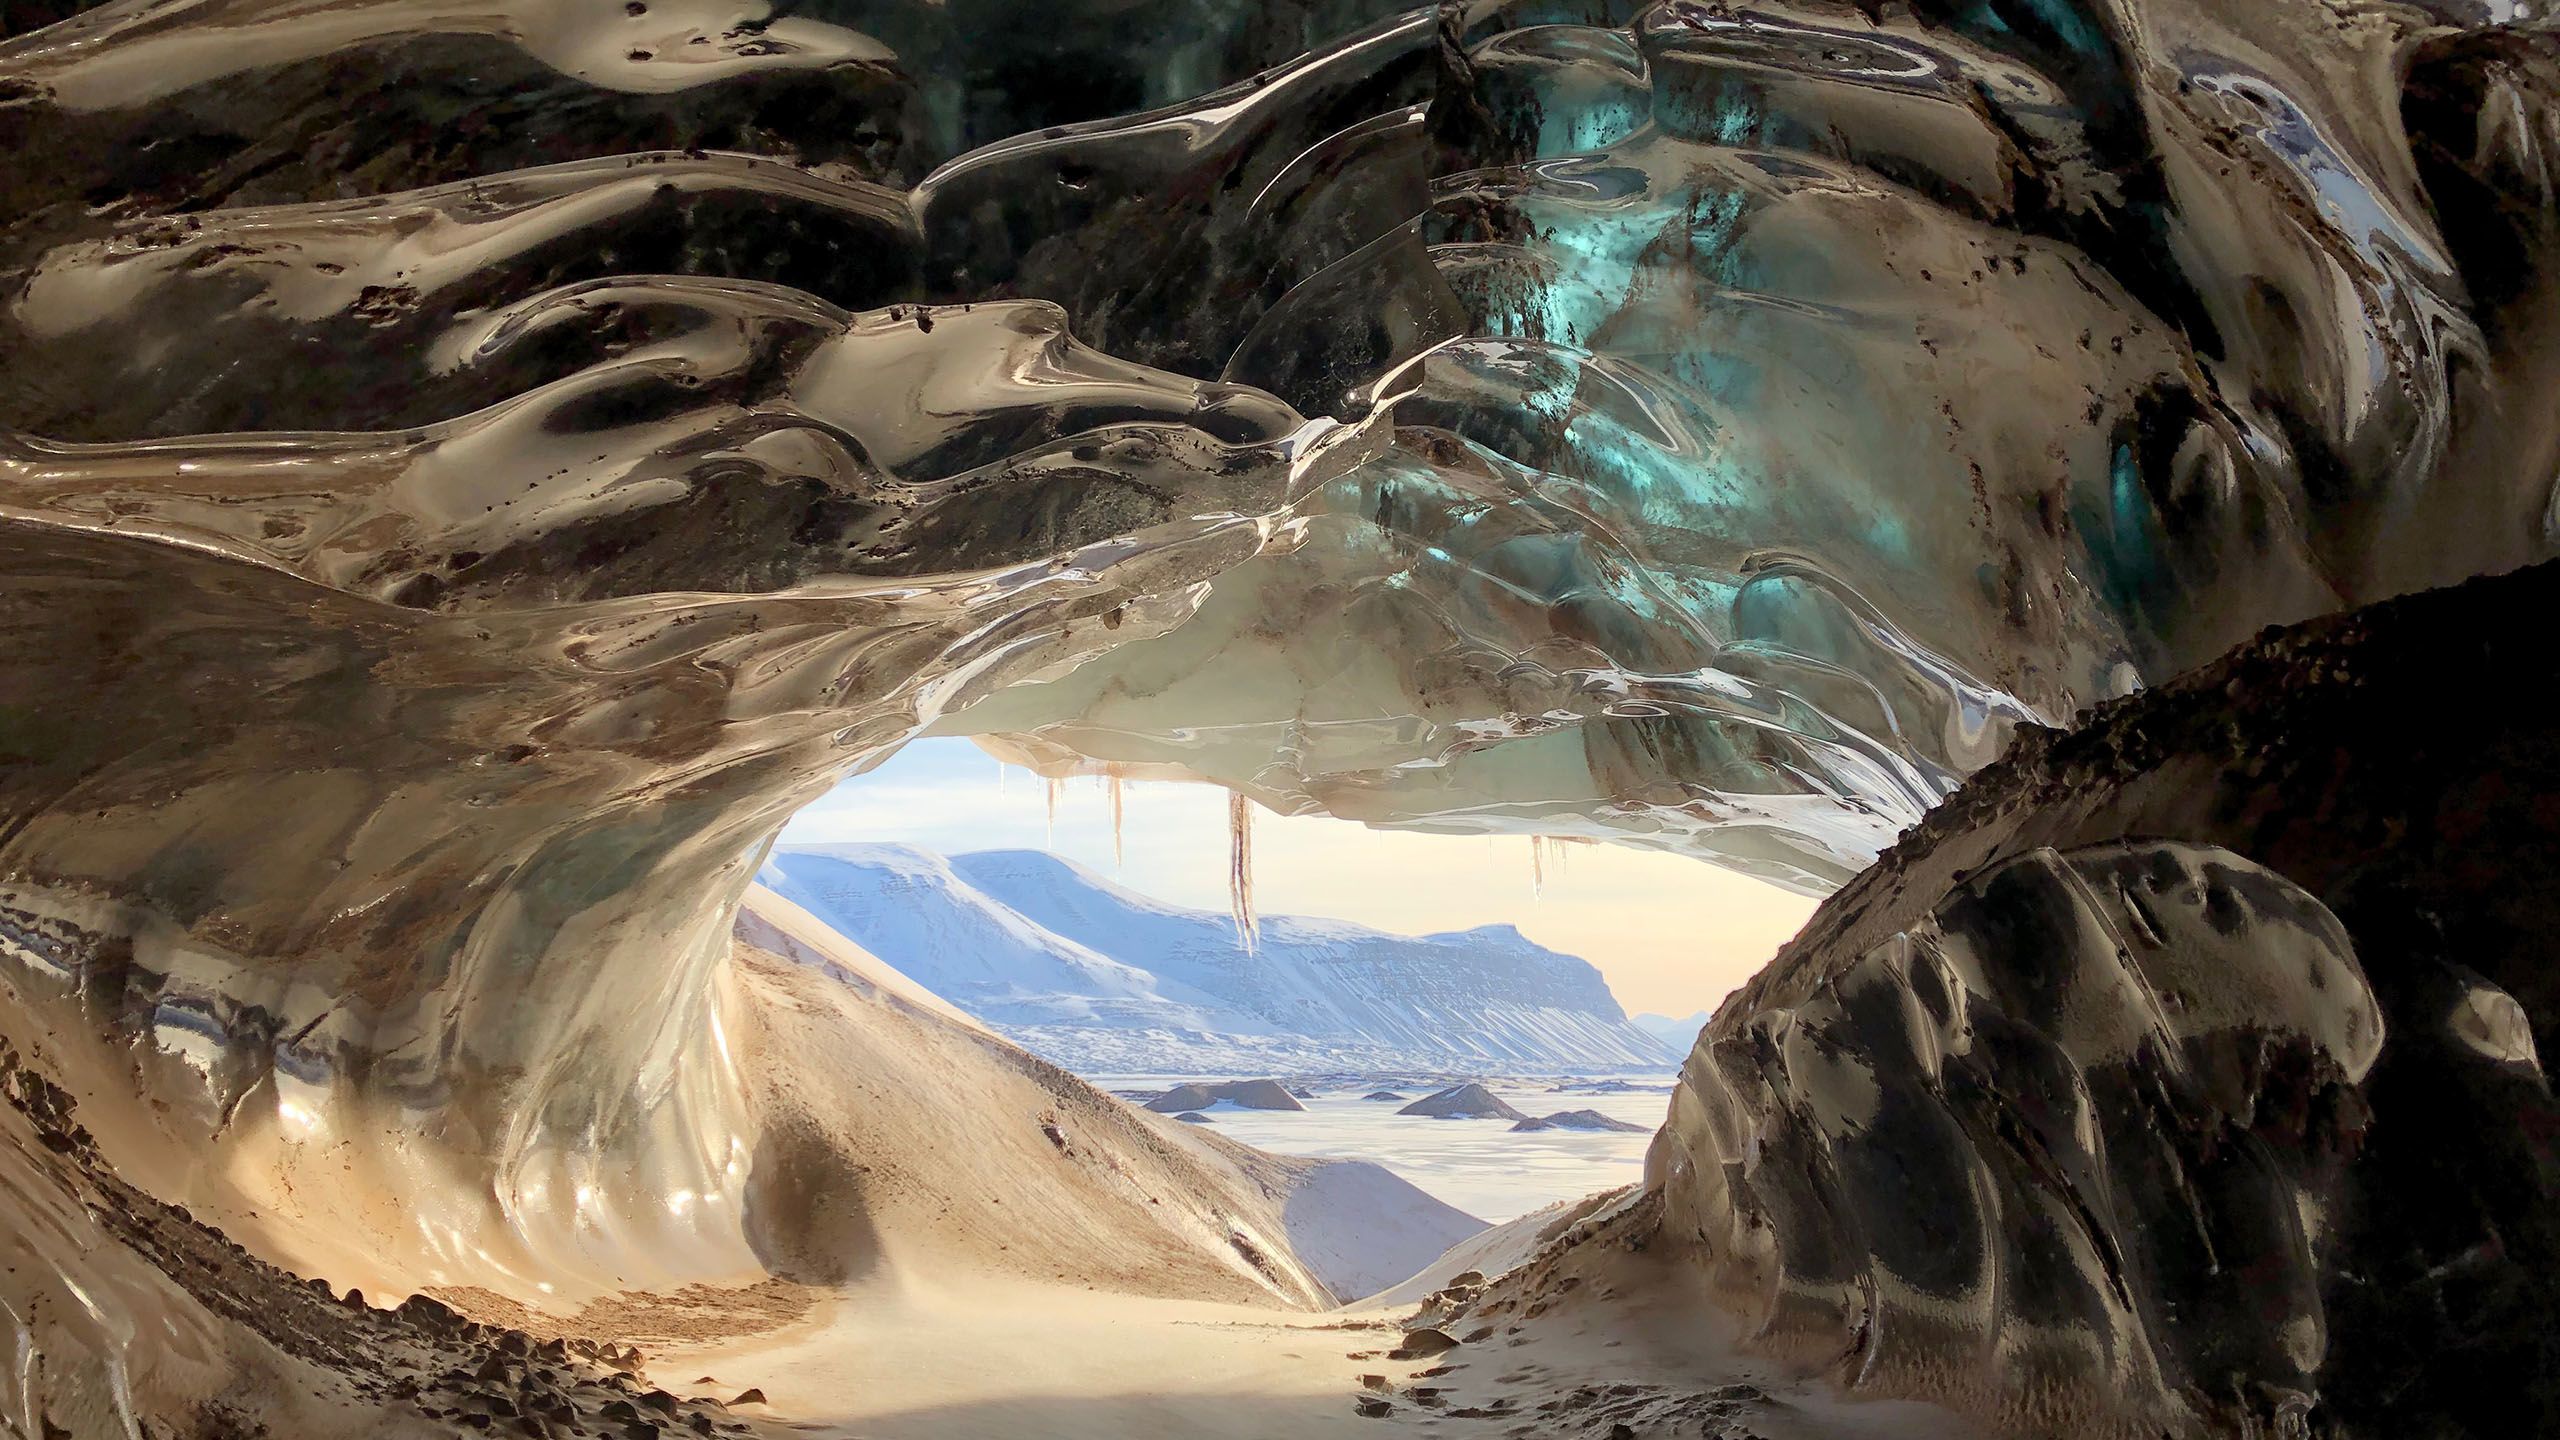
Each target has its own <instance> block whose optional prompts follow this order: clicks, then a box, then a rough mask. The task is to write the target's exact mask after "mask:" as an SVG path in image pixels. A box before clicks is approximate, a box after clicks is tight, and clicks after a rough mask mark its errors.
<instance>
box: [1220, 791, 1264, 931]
mask: <svg viewBox="0 0 2560 1440" xmlns="http://www.w3.org/2000/svg"><path fill="white" fill-rule="evenodd" d="M1227 903H1228V905H1229V906H1230V907H1231V908H1232V909H1233V910H1234V912H1235V918H1236V943H1238V944H1239V945H1242V946H1243V947H1244V948H1245V950H1246V951H1247V952H1248V953H1250V952H1251V951H1252V950H1253V948H1254V946H1255V945H1256V944H1258V943H1260V942H1261V939H1262V924H1261V922H1260V921H1259V920H1257V919H1255V918H1254V913H1253V802H1252V801H1250V800H1247V799H1246V798H1244V792H1243V791H1241V790H1230V791H1228V792H1227Z"/></svg>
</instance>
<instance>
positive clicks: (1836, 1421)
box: [649, 1255, 1974, 1440]
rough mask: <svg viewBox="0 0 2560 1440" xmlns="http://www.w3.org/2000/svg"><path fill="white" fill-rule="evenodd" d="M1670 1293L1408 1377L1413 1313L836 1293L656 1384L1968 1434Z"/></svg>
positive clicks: (1410, 1424)
mask: <svg viewBox="0 0 2560 1440" xmlns="http://www.w3.org/2000/svg"><path fill="white" fill-rule="evenodd" d="M1675 1288H1676V1287H1675V1286H1673V1285H1671V1284H1667V1283H1665V1282H1664V1281H1663V1280H1662V1279H1661V1278H1660V1272H1659V1270H1658V1268H1655V1269H1652V1270H1650V1271H1649V1270H1648V1268H1647V1266H1646V1264H1645V1259H1644V1257H1642V1256H1628V1255H1607V1256H1600V1257H1595V1258H1594V1259H1593V1260H1592V1261H1591V1262H1590V1263H1589V1265H1588V1267H1587V1273H1586V1275H1585V1277H1584V1283H1583V1284H1582V1285H1580V1286H1577V1287H1575V1289H1576V1290H1577V1291H1578V1292H1579V1293H1578V1294H1569V1295H1567V1296H1566V1297H1565V1298H1564V1299H1563V1300H1562V1301H1561V1302H1557V1303H1553V1304H1551V1305H1550V1306H1548V1307H1544V1308H1542V1309H1540V1311H1539V1313H1537V1314H1535V1315H1530V1316H1527V1317H1525V1318H1519V1319H1515V1320H1512V1321H1511V1323H1508V1324H1500V1323H1490V1324H1489V1323H1486V1322H1485V1321H1483V1320H1480V1319H1476V1318H1473V1317H1460V1318H1458V1319H1455V1320H1452V1321H1450V1322H1448V1325H1447V1329H1448V1331H1449V1333H1451V1335H1452V1336H1453V1338H1456V1337H1466V1338H1465V1341H1464V1343H1460V1344H1458V1345H1457V1346H1456V1348H1454V1349H1452V1350H1449V1351H1447V1352H1446V1353H1442V1354H1435V1355H1430V1356H1422V1357H1415V1358H1407V1359H1391V1358H1389V1355H1390V1353H1391V1352H1392V1351H1394V1350H1395V1349H1396V1347H1397V1346H1398V1344H1399V1343H1400V1341H1401V1340H1402V1338H1403V1335H1404V1331H1405V1326H1406V1325H1407V1323H1409V1322H1410V1321H1411V1320H1412V1318H1413V1316H1414V1314H1415V1312H1414V1309H1413V1307H1412V1306H1411V1305H1410V1304H1407V1305H1403V1306H1400V1307H1397V1308H1393V1309H1382V1308H1367V1309H1362V1308H1354V1309H1346V1310H1341V1311H1335V1312H1331V1313H1327V1314H1316V1315H1309V1314H1292V1313H1285V1312H1277V1311H1272V1310H1265V1309H1254V1308H1249V1307H1244V1306H1234V1305H1220V1304H1203V1303H1195V1302H1186V1301H1180V1300H1164V1299H1148V1298H1140V1297H1130V1296H1118V1295H1103V1294H1097V1293H1094V1292H1090V1291H1086V1290H1083V1289H1061V1288H1056V1287H1031V1286H1023V1285H990V1286H984V1287H959V1288H935V1289H927V1288H924V1287H921V1286H918V1285H915V1284H913V1283H906V1284H902V1285H898V1286H894V1287H891V1286H883V1287H879V1288H878V1289H877V1290H874V1291H870V1292H866V1291H862V1290H854V1291H847V1292H841V1293H840V1294H836V1295H833V1296H830V1297H829V1298H828V1299H827V1300H825V1301H823V1302H821V1303H820V1304H819V1305H818V1306H816V1307H815V1308H814V1309H813V1310H812V1311H811V1312H810V1313H809V1315H808V1316H807V1317H806V1318H805V1319H804V1320H803V1321H802V1322H800V1323H798V1324H795V1325H793V1326H791V1327H789V1328H788V1329H786V1330H781V1331H774V1332H768V1333H766V1334H764V1335H760V1336H754V1337H749V1338H746V1339H743V1340H737V1341H729V1342H715V1343H703V1344H691V1345H681V1344H680V1345H659V1346H655V1347H652V1350H651V1353H650V1360H649V1369H650V1374H651V1378H652V1379H653V1380H654V1381H655V1382H656V1383H658V1384H661V1385H665V1386H666V1387H667V1388H669V1389H670V1390H675V1391H678V1392H679V1393H684V1394H689V1395H695V1396H703V1397H717V1398H719V1399H722V1400H728V1399H731V1398H732V1397H734V1396H736V1395H737V1394H739V1393H741V1392H742V1391H744V1390H746V1389H747V1388H749V1387H753V1388H754V1389H756V1390H759V1391H761V1392H762V1393H763V1394H764V1396H765V1397H766V1400H767V1402H768V1403H766V1404H762V1405H748V1406H742V1407H738V1408H737V1409H736V1411H735V1413H736V1414H738V1415H739V1416H740V1417H741V1418H754V1419H770V1420H773V1421H783V1422H785V1423H786V1424H787V1425H788V1428H789V1429H790V1430H791V1432H792V1433H796V1434H802V1435H809V1436H821V1437H845V1440H851V1437H855V1436H860V1437H865V1440H908V1437H915V1440H925V1437H932V1440H981V1437H983V1440H1024V1437H1039V1440H1303V1437H1321V1436H1331V1435H1344V1436H1372V1437H1376V1436H1385V1435H1390V1434H1394V1433H1399V1432H1409V1433H1415V1434H1424V1435H1433V1436H1449V1437H1479V1436H1483V1437H1491V1436H1502V1437H1506V1440H1529V1437H1541V1440H1543V1437H1551V1436H1576V1437H1580V1436H1591V1437H1602V1440H1605V1437H1619V1440H1623V1437H1629V1436H1633V1437H1650V1436H1670V1435H1675V1434H1676V1435H1680V1436H1683V1437H1696V1436H1700V1435H1705V1436H1708V1437H1729V1440H1742V1437H1756V1440H1940V1437H1945V1440H1957V1437H1959V1436H1963V1437H1967V1440H1970V1437H1971V1436H1972V1434H1973V1433H1974V1432H1972V1431H1971V1430H1969V1429H1966V1428H1963V1427H1959V1426H1958V1425H1956V1424H1955V1423H1954V1422H1953V1421H1952V1420H1951V1419H1950V1418H1949V1417H1947V1416H1945V1415H1944V1414H1943V1413H1942V1412H1939V1411H1936V1410H1934V1409H1931V1408H1929V1407H1925V1406H1919V1405H1912V1404H1905V1403H1901V1402H1891V1401H1854V1400H1845V1399H1842V1398H1840V1397H1839V1396H1838V1395H1837V1394H1836V1393H1835V1392H1833V1391H1831V1390H1830V1389H1829V1388H1828V1387H1827V1386H1824V1385H1821V1384H1819V1383H1815V1382H1805V1381H1791V1380H1788V1379H1786V1378H1785V1377H1783V1376H1782V1375H1780V1374H1779V1372H1778V1371H1777V1370H1776V1368H1775V1367H1773V1366H1771V1365H1769V1364H1767V1363H1766V1362H1762V1361H1756V1360H1752V1359H1749V1358H1746V1357H1743V1356H1741V1355H1739V1354H1737V1353H1735V1352H1734V1350H1733V1349H1732V1347H1731V1346H1730V1344H1729V1343H1727V1341H1726V1340H1725V1339H1724V1338H1723V1337H1725V1336H1726V1335H1727V1334H1728V1333H1729V1332H1728V1328H1727V1325H1726V1323H1725V1322H1724V1321H1722V1320H1720V1319H1719V1318H1718V1317H1716V1316H1715V1315H1714V1314H1713V1313H1711V1312H1710V1311H1709V1310H1708V1309H1707V1307H1706V1306H1705V1305H1704V1304H1703V1302H1702V1301H1700V1300H1697V1299H1695V1298H1690V1297H1684V1296H1681V1295H1679V1294H1677V1293H1675ZM1577 1302H1579V1303H1577ZM704 1378H708V1379H709V1380H710V1381H712V1382H713V1383H709V1384H704V1383H699V1381H700V1380H702V1379H704ZM679 1382H686V1383H681V1384H680V1383H679ZM1621 1427H1623V1428H1621Z"/></svg>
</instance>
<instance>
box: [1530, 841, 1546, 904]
mask: <svg viewBox="0 0 2560 1440" xmlns="http://www.w3.org/2000/svg"><path fill="white" fill-rule="evenodd" d="M1546 893H1547V837H1546V836H1544V835H1532V836H1530V837H1529V898H1530V899H1532V900H1541V899H1544V898H1546Z"/></svg>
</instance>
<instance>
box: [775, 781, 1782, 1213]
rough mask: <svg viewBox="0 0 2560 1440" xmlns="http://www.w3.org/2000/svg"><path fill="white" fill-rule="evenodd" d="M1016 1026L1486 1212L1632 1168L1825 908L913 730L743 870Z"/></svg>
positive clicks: (1205, 1124)
mask: <svg viewBox="0 0 2560 1440" xmlns="http://www.w3.org/2000/svg"><path fill="white" fill-rule="evenodd" d="M760 879H761V880H762V882H763V884H764V885H765V886H766V888H768V889H769V890H771V891H773V892H775V893H776V894H778V895H780V896H781V897H782V898H783V899H785V900H787V901H789V902H791V903H793V904H795V905H797V906H799V907H800V908H802V909H804V910H806V911H808V912H809V913H810V914H811V915H812V916H813V917H815V918H816V919H817V920H819V921H821V922H822V923H824V924H825V925H827V926H828V927H830V928H832V929H834V930H835V931H837V932H838V933H839V934H841V935H842V936H843V937H844V938H845V939H847V940H849V941H850V942H852V943H853V944H854V945H856V946H858V947H860V948H861V949H863V950H865V951H867V952H869V953H870V954H871V955H872V956H873V957H874V958H876V959H878V960H880V961H882V962H884V963H885V964H887V965H889V966H891V967H893V968H895V969H896V970H898V971H900V972H901V973H902V974H904V975H905V976H906V977H907V978H909V979H912V980H914V981H915V982H917V983H918V984H919V985H921V986H922V987H924V988H925V989H926V990H929V991H931V992H932V993H933V995H935V996H936V997H939V998H940V999H941V1000H944V1001H947V1002H949V1003H950V1004H952V1005H954V1006H956V1007H958V1008H959V1009H961V1010H963V1011H965V1012H967V1013H968V1014H969V1015H970V1016H972V1017H974V1018H975V1019H977V1020H978V1021H980V1022H981V1023H983V1024H984V1025H986V1026H988V1027H989V1028H991V1029H993V1030H995V1031H996V1032H998V1033H999V1034H1000V1035H1002V1036H1003V1037H1004V1038H1006V1039H1008V1040H1011V1041H1013V1042H1015V1043H1016V1044H1019V1045H1021V1046H1022V1047H1023V1048H1025V1049H1027V1050H1029V1051H1031V1052H1032V1053H1033V1054H1035V1055H1037V1056H1039V1057H1041V1058H1042V1059H1045V1060H1048V1061H1050V1062H1052V1063H1055V1064H1057V1065H1059V1066H1061V1067H1063V1068H1065V1069H1067V1070H1070V1071H1072V1072H1074V1073H1076V1074H1077V1075H1079V1076H1081V1077H1083V1078H1085V1079H1087V1080H1089V1081H1092V1082H1094V1083H1096V1084H1097V1085H1100V1086H1101V1087H1103V1088H1105V1089H1108V1090H1112V1091H1114V1092H1116V1093H1118V1094H1120V1095H1122V1096H1123V1097H1125V1098H1127V1099H1130V1100H1132V1101H1134V1102H1136V1103H1138V1104H1141V1105H1144V1106H1147V1107H1148V1108H1149V1109H1150V1110H1152V1111H1153V1112H1154V1113H1155V1114H1156V1115H1157V1116H1159V1117H1161V1119H1162V1123H1166V1124H1187V1125H1192V1126H1197V1127H1201V1128H1202V1129H1204V1130H1211V1131H1214V1132H1215V1133H1216V1134H1218V1135H1221V1136H1223V1137H1225V1138H1227V1139H1231V1140H1235V1141H1240V1142H1242V1143H1244V1144H1247V1145H1251V1146H1253V1147H1255V1148H1257V1149H1260V1150H1264V1151H1268V1152H1272V1153H1275V1154H1280V1155H1295V1156H1306V1157H1311V1158H1319V1159H1342V1160H1363V1161H1369V1162H1372V1163H1375V1164H1378V1165H1382V1166H1384V1167H1386V1168H1388V1169H1390V1170H1392V1171H1394V1172H1395V1173H1397V1174H1398V1175H1400V1176H1402V1177H1403V1178H1404V1179H1406V1180H1408V1181H1410V1182H1412V1183H1413V1184H1414V1185H1416V1186H1419V1187H1420V1188H1421V1189H1423V1190H1424V1191H1426V1192H1428V1193H1429V1194H1430V1195H1431V1196H1433V1197H1435V1198H1436V1199H1438V1200H1440V1201H1442V1202H1444V1203H1445V1204H1447V1205H1449V1206H1451V1207H1454V1208H1455V1209H1456V1210H1459V1211H1463V1212H1465V1213H1466V1214H1468V1215H1470V1216H1473V1217H1475V1218H1476V1219H1479V1220H1483V1221H1489V1222H1494V1223H1499V1222H1501V1221H1505V1220H1509V1219H1512V1218H1514V1217H1516V1216H1519V1215H1523V1214H1527V1213H1529V1212H1531V1211H1533V1210H1537V1209H1539V1208H1540V1207H1542V1206H1545V1205H1548V1204H1551V1203H1555V1202H1558V1201H1564V1200H1570V1199H1576V1198H1579V1197H1581V1196H1584V1195H1588V1194H1591V1193H1593V1192H1595V1191H1599V1190H1605V1189H1610V1188H1613V1187H1615V1186H1619V1185H1624V1184H1628V1183H1632V1182H1633V1181H1635V1180H1636V1179H1637V1178H1638V1177H1639V1174H1640V1171H1641V1168H1642V1163H1643V1157H1644V1151H1645V1147H1646V1145H1647V1143H1648V1141H1649V1140H1650V1137H1651V1136H1652V1134H1653V1132H1654V1131H1655V1130H1656V1129H1658V1128H1659V1127H1660V1125H1661V1123H1662V1118H1663V1111H1664V1107H1665V1103H1666V1099H1667V1096H1668V1094H1669V1092H1670V1088H1671V1082H1672V1079H1673V1077H1674V1075H1675V1073H1676V1071H1677V1069H1678V1066H1679V1064H1680V1061H1681V1060H1682V1059H1683V1058H1684V1057H1685V1056H1686V1054H1687V1052H1688V1049H1689V1046H1690V1043H1691V1042H1692V1041H1693V1040H1694V1039H1695V1037H1696V1035H1697V1032H1698V1028H1699V1025H1700V1024H1701V1023H1702V1021H1703V1018H1704V1012H1706V1011H1709V1010H1712V1009H1713V1008H1714V1006H1715V1005H1716V1003H1717V1002H1718V1001H1720V1000H1722V999H1723V998H1724V996H1725V995H1726V994H1727V993H1728V992H1729V991H1731V990H1732V989H1733V988H1734V987H1735V986H1737V985H1739V984H1740V983H1741V982H1742V981H1743V980H1744V979H1746V978H1747V977H1749V976H1750V975H1751V974H1752V973H1753V972H1754V971H1755V970H1757V969H1758V968H1759V967H1760V966H1761V965H1763V964H1764V963H1766V961H1767V960H1768V958H1769V957H1770V955H1771V954H1772V953H1774V952H1775V950H1776V948H1777V946H1778V945H1779V944H1780V942H1782V941H1783V940H1784V939H1785V938H1786V937H1787V936H1789V935H1791V934H1792V933H1794V931H1795V930H1796V929H1797V927H1798V926H1800V925H1801V924H1802V923H1803V921H1804V919H1805V917H1806V916H1807V915H1808V914H1809V913H1810V912H1811V909H1812V906H1813V903H1814V902H1812V901H1811V900H1809V899H1806V898H1804V897H1801V896H1797V895H1793V894H1790V893H1788V892H1785V891H1783V890H1779V889H1777V888H1775V887H1773V886H1770V885H1767V884H1765V883H1763V882H1760V881H1757V880H1754V879H1751V878H1749V877H1747V876H1743V875H1740V874H1737V873H1735V872H1731V871H1727V870H1723V869H1718V868H1715V867H1711V866H1708V865H1705V864H1702V863H1700V862H1698V861H1696V860H1693V859H1688V858H1685V857H1682V856H1678V855H1671V854H1662V853H1655V852H1650V851H1644V850H1638V849H1634V848H1629V847H1624V846H1617V845H1609V844H1595V843H1590V842H1587V841H1568V840H1565V839H1563V838H1559V837H1541V836H1520V835H1501V836H1483V835H1466V836H1458V835H1438V834H1425V833H1420V832H1414V831H1400V830H1384V829H1372V828H1369V827H1367V826H1363V825H1358V824H1353V823H1350V822H1346V821H1342V820H1336V819H1332V818H1329V817H1320V816H1280V815H1274V814H1271V813H1269V812H1267V811H1264V810H1262V809H1260V808H1259V807H1258V806H1255V805H1253V804H1251V803H1250V802H1247V801H1245V800H1243V799H1242V798H1241V797H1239V796H1233V795H1231V794H1230V793H1229V792H1227V791H1225V790H1223V789H1219V788H1217V787H1214V786H1209V785H1203V784H1195V783H1182V782H1178V781H1168V780H1159V779H1150V778H1141V777H1132V776H1126V775H1119V774H1112V773H1101V774H1083V775H1071V776H1046V775H1043V774H1040V773H1037V772H1036V771H1034V770H1032V769H1029V768H1025V767H1022V766H1018V765H1015V764H1012V763H1009V761H1008V758H1007V757H1006V754H1005V747H1004V746H1003V745H1002V744H1001V743H996V744H989V745H982V744H980V743H978V742H974V741H971V740H965V739H950V738H935V739H926V740H920V741H917V742H915V743H913V744H911V745H909V746H908V747H907V748H905V749H904V750H902V751H900V752H899V753H898V754H896V755H894V756H892V757H891V758H890V759H889V760H888V761H886V762H885V763H884V764H882V765H880V766H879V767H877V768H874V769H872V770H869V771H867V772H865V773H863V774H861V775H858V776H855V777H852V778H850V779H848V780H846V781H845V782H844V783H843V784H841V785H839V786H838V787H837V788H836V789H835V790H834V791H832V792H831V793H829V794H828V795H827V796H826V797H824V798H823V799H821V800H819V801H818V802H817V803H815V804H813V805H811V806H810V807H809V808H807V809H805V810H804V811H802V812H801V813H800V814H799V815H798V816H797V817H796V818H795V819H794V820H793V821H792V823H791V824H790V826H789V827H788V828H786V829H785V830H784V832H783V834H782V836H781V838H780V840H779V841H778V842H777V843H776V845H775V847H774V849H773V851H772V852H771V854H770V855H769V857H768V858H767V860H766V862H765V865H764V868H763V871H762V873H761V875H760Z"/></svg>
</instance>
